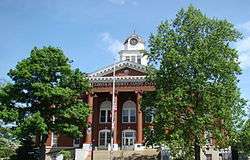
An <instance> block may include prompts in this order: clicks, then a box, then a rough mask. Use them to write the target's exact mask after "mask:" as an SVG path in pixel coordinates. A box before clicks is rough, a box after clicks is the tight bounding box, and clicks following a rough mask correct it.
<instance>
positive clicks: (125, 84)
mask: <svg viewBox="0 0 250 160" xmlns="http://www.w3.org/2000/svg"><path fill="white" fill-rule="evenodd" d="M144 47H145V42H144V40H143V39H142V38H141V37H140V36H138V35H137V34H132V35H131V36H129V37H128V38H127V39H126V40H125V41H124V43H123V50H121V51H120V52H119V55H120V59H119V61H118V62H116V63H115V65H114V64H111V65H108V66H106V67H103V68H101V69H100V70H97V71H95V72H93V73H90V74H88V78H89V80H90V82H91V85H92V87H93V88H92V91H91V92H90V93H87V95H86V96H84V99H86V102H87V103H88V105H89V106H90V109H91V110H92V112H91V114H90V115H89V117H88V119H87V122H88V126H89V128H88V129H87V130H86V133H85V136H84V137H83V138H77V139H71V138H69V137H67V136H63V135H56V134H53V133H51V134H50V135H49V138H48V140H47V148H50V147H51V148H52V147H60V148H69V147H82V146H83V147H84V148H88V147H89V146H90V144H93V146H94V147H95V148H97V149H109V147H110V144H111V125H112V124H111V108H112V95H113V78H114V77H113V74H114V70H115V77H116V78H115V92H114V103H115V105H114V106H115V107H114V126H113V128H114V132H113V136H114V141H113V142H114V150H118V149H124V148H126V149H135V150H137V149H138V150H140V149H142V148H143V143H144V135H143V128H144V127H145V126H146V125H147V124H146V123H145V122H144V115H143V112H142V111H141V105H140V101H141V98H142V94H143V92H148V91H154V90H155V87H154V85H153V84H152V83H151V82H148V81H147V80H146V65H147V62H148V61H147V57H146V56H144V49H145V48H144ZM114 68H115V69H114Z"/></svg>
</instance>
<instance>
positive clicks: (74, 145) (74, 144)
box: [73, 137, 81, 147]
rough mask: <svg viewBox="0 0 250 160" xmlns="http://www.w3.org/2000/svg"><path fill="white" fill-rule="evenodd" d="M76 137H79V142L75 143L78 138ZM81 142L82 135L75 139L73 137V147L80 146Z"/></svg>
mask: <svg viewBox="0 0 250 160" xmlns="http://www.w3.org/2000/svg"><path fill="white" fill-rule="evenodd" d="M76 139H79V144H76V143H75V140H76ZM80 143H81V138H80V137H78V138H74V139H73V147H80Z"/></svg>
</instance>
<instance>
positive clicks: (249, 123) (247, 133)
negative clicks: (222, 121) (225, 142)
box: [233, 119, 250, 158]
mask: <svg viewBox="0 0 250 160" xmlns="http://www.w3.org/2000/svg"><path fill="white" fill-rule="evenodd" d="M233 149H234V150H235V151H236V153H235V156H236V157H237V158H238V157H239V155H238V154H239V153H240V154H241V155H244V156H250V119H248V120H246V121H245V123H244V124H243V126H242V127H241V129H240V130H239V131H238V135H237V138H236V142H235V143H234V146H233Z"/></svg>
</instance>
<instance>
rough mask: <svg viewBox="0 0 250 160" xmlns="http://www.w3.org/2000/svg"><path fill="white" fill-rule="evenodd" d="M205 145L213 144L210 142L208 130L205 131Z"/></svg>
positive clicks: (210, 135)
mask: <svg viewBox="0 0 250 160" xmlns="http://www.w3.org/2000/svg"><path fill="white" fill-rule="evenodd" d="M205 138H206V145H213V143H212V140H213V138H212V134H211V132H209V131H205Z"/></svg>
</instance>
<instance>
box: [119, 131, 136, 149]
mask: <svg viewBox="0 0 250 160" xmlns="http://www.w3.org/2000/svg"><path fill="white" fill-rule="evenodd" d="M128 132H130V133H131V132H132V133H133V137H126V136H125V135H126V133H128ZM124 138H128V139H133V144H132V145H129V146H130V147H134V144H135V143H136V130H133V129H125V130H123V131H122V147H126V145H124Z"/></svg>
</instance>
